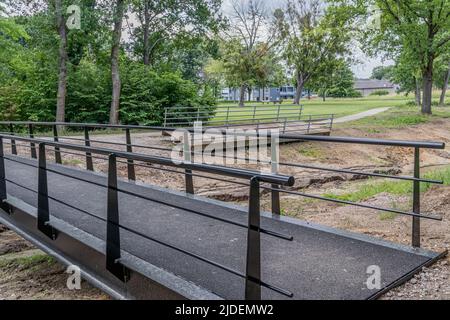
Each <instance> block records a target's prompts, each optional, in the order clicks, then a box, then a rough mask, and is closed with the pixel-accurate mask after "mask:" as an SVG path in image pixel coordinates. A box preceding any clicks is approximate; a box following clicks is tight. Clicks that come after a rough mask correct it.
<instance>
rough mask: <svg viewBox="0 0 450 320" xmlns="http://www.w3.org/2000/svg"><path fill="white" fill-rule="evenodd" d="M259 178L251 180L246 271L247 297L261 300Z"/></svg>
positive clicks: (247, 298)
mask: <svg viewBox="0 0 450 320" xmlns="http://www.w3.org/2000/svg"><path fill="white" fill-rule="evenodd" d="M259 196H260V195H259V180H258V178H256V177H253V178H252V179H251V180H250V197H249V206H248V229H247V260H246V273H245V299H246V300H261V234H260V199H259Z"/></svg>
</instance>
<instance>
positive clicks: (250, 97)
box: [247, 87, 252, 102]
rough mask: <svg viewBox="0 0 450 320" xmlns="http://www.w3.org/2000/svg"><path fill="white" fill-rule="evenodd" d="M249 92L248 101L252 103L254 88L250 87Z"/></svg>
mask: <svg viewBox="0 0 450 320" xmlns="http://www.w3.org/2000/svg"><path fill="white" fill-rule="evenodd" d="M247 91H248V101H249V102H250V101H251V100H252V87H248V88H247Z"/></svg>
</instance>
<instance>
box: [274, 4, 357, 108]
mask: <svg viewBox="0 0 450 320" xmlns="http://www.w3.org/2000/svg"><path fill="white" fill-rule="evenodd" d="M274 15H275V25H276V27H277V30H278V32H277V35H278V38H279V40H280V44H281V47H282V51H283V56H284V58H285V59H286V61H287V64H288V66H289V67H290V68H292V69H293V70H294V71H295V72H294V73H295V82H296V85H297V90H296V95H295V99H294V103H295V104H299V103H300V98H301V95H302V92H303V88H304V87H305V85H307V83H308V82H309V81H310V80H311V78H312V77H313V76H314V75H316V74H317V72H319V71H320V70H324V69H325V67H324V64H326V63H327V62H328V61H330V60H334V59H335V58H337V57H342V56H345V55H347V53H348V45H349V43H350V33H349V26H350V24H349V20H348V17H344V16H343V15H342V14H336V12H333V7H328V8H327V9H326V8H324V7H323V6H322V4H321V1H319V0H288V2H287V8H286V9H285V10H283V9H277V10H276V11H275V13H274Z"/></svg>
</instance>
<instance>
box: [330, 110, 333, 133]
mask: <svg viewBox="0 0 450 320" xmlns="http://www.w3.org/2000/svg"><path fill="white" fill-rule="evenodd" d="M333 122H334V114H332V115H331V119H330V135H331V131H332V130H333Z"/></svg>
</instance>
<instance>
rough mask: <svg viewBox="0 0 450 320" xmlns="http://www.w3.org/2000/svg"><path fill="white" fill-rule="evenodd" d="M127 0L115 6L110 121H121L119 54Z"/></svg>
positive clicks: (122, 0)
mask: <svg viewBox="0 0 450 320" xmlns="http://www.w3.org/2000/svg"><path fill="white" fill-rule="evenodd" d="M125 7H126V3H125V0H116V2H115V8H114V18H113V22H114V29H113V34H112V46H111V79H112V100H111V110H110V114H109V123H110V124H118V123H119V106H120V90H121V82H120V70H119V56H120V40H121V38H122V21H123V17H124V13H125Z"/></svg>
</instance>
